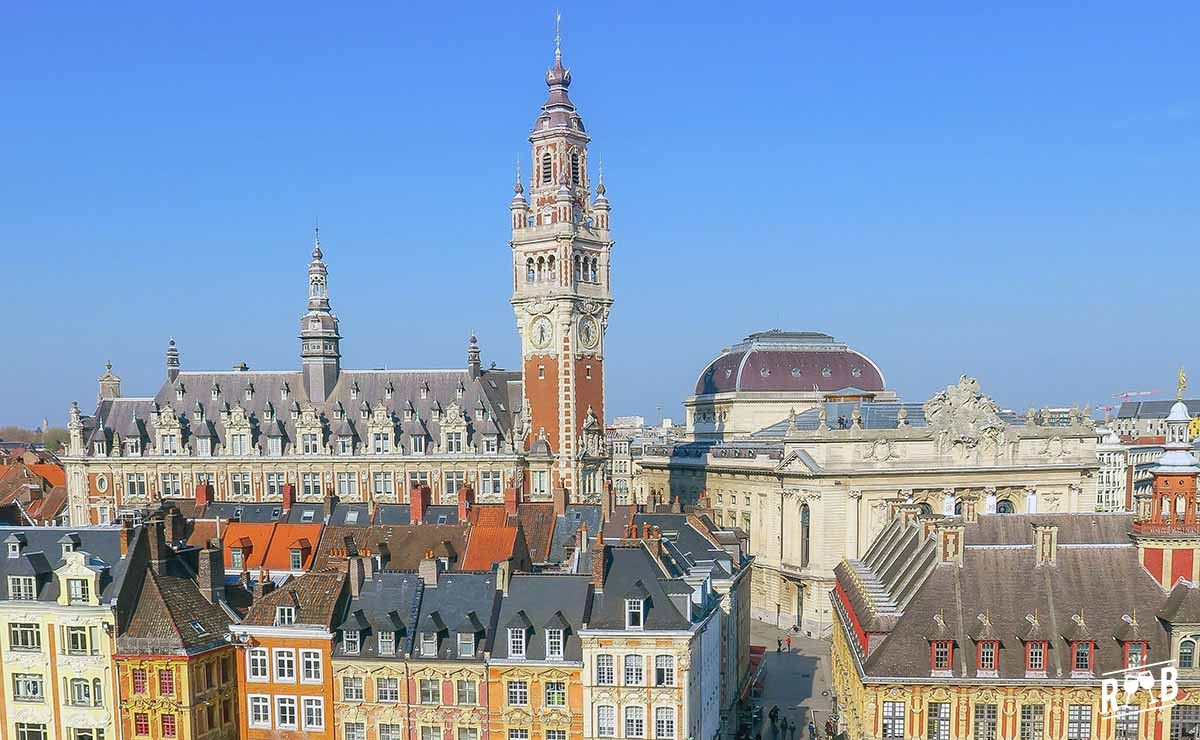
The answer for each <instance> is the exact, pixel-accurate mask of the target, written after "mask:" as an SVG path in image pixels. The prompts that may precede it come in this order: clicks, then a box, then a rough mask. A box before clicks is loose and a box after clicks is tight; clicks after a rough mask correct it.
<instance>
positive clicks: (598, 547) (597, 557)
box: [592, 529, 607, 594]
mask: <svg viewBox="0 0 1200 740" xmlns="http://www.w3.org/2000/svg"><path fill="white" fill-rule="evenodd" d="M606 549H607V548H605V547H604V530H603V529H601V530H600V531H599V532H596V544H595V545H594V546H593V547H592V590H593V591H595V592H596V593H598V594H599V593H604V560H605V550H606Z"/></svg>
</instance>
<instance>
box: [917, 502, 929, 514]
mask: <svg viewBox="0 0 1200 740" xmlns="http://www.w3.org/2000/svg"><path fill="white" fill-rule="evenodd" d="M917 511H919V512H921V515H922V516H930V515H932V514H933V507H932V506H930V505H929V504H927V503H925V502H924V501H922V502H921V503H919V504H917Z"/></svg>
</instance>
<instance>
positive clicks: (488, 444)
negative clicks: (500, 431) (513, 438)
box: [483, 434, 500, 453]
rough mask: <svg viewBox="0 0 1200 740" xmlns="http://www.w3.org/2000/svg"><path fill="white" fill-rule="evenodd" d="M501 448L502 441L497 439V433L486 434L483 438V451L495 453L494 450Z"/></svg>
mask: <svg viewBox="0 0 1200 740" xmlns="http://www.w3.org/2000/svg"><path fill="white" fill-rule="evenodd" d="M499 449H500V443H499V441H498V440H497V439H496V435H494V434H488V435H485V436H484V438H483V451H484V452H487V453H494V452H498V451H499Z"/></svg>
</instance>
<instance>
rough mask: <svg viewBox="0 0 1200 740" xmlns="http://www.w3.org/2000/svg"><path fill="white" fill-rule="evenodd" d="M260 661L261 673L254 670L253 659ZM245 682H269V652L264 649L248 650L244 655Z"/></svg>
mask: <svg viewBox="0 0 1200 740" xmlns="http://www.w3.org/2000/svg"><path fill="white" fill-rule="evenodd" d="M256 658H258V659H261V660H262V666H261V667H262V671H256V670H255V659H256ZM246 680H247V681H255V682H262V683H266V682H267V681H270V680H271V652H270V651H269V650H267V649H266V648H250V650H249V651H247V653H246Z"/></svg>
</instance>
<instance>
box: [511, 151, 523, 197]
mask: <svg viewBox="0 0 1200 740" xmlns="http://www.w3.org/2000/svg"><path fill="white" fill-rule="evenodd" d="M513 192H514V193H517V194H518V195H520V194H521V193H523V192H525V187H524V186H523V185H521V155H519V154H518V155H517V179H516V180H515V181H514V182H513Z"/></svg>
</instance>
